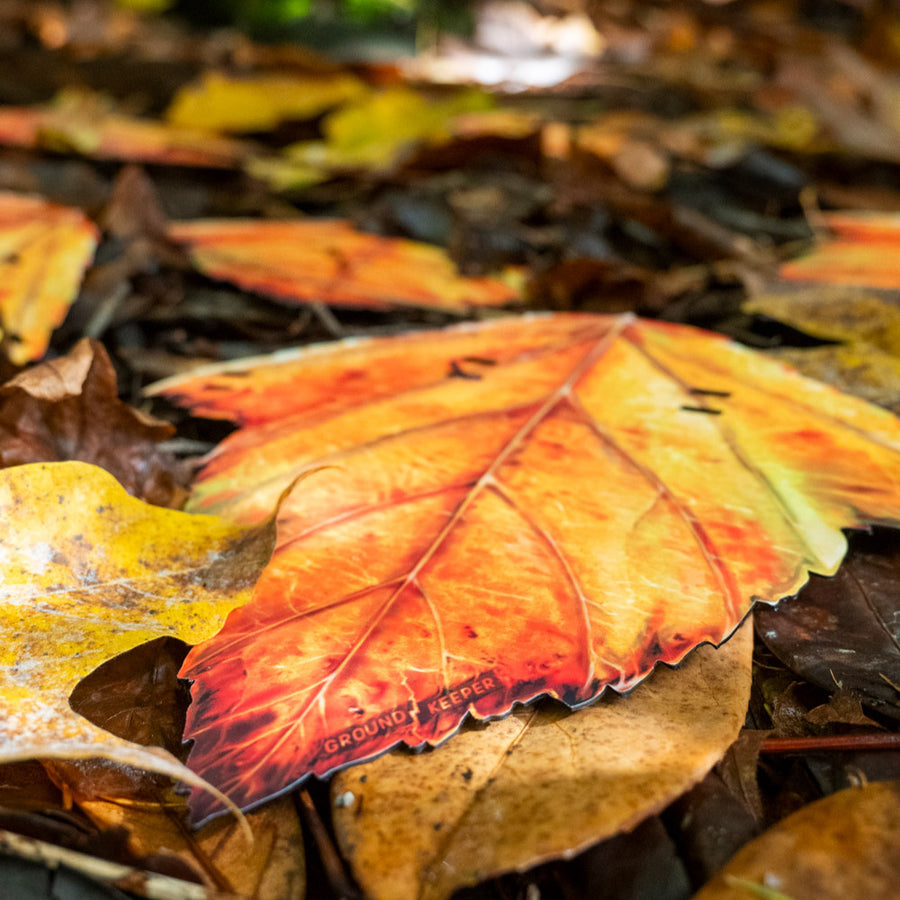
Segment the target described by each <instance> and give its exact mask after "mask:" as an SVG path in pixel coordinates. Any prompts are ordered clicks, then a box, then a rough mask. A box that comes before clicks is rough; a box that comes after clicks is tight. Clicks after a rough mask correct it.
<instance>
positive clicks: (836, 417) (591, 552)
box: [156, 315, 900, 818]
mask: <svg viewBox="0 0 900 900" xmlns="http://www.w3.org/2000/svg"><path fill="white" fill-rule="evenodd" d="M156 392H157V393H165V394H167V395H169V396H171V397H176V398H178V399H180V400H181V401H182V402H185V403H187V404H190V405H192V406H193V407H194V408H195V409H196V410H197V411H198V412H200V413H201V414H203V415H210V414H211V415H213V416H217V417H234V418H236V419H237V420H238V421H239V422H241V423H242V424H243V426H244V427H243V428H242V429H241V430H240V431H238V432H237V433H236V434H233V435H231V436H230V437H229V438H227V439H226V440H225V441H224V442H223V444H221V445H220V447H219V448H218V450H217V451H216V452H215V453H214V454H213V456H212V458H211V459H210V461H209V463H208V465H207V467H206V468H205V470H204V471H203V473H202V474H201V476H200V478H199V480H198V482H197V483H196V487H195V490H194V494H193V498H192V500H191V502H190V506H191V508H193V509H197V510H200V509H205V510H216V511H218V512H219V513H220V514H224V515H228V516H231V517H233V518H235V519H236V520H237V521H244V522H254V521H258V520H259V519H260V518H262V517H263V516H264V515H265V514H266V511H267V510H270V509H271V508H272V507H273V505H274V502H275V501H276V500H277V498H278V496H279V495H280V493H281V492H282V491H283V490H284V488H285V487H287V486H288V485H289V484H290V483H291V481H292V479H294V478H295V477H296V476H297V475H298V474H299V473H302V472H307V471H310V470H312V469H316V468H321V467H323V466H328V467H333V468H328V469H326V470H324V471H318V472H316V473H315V474H314V475H311V476H310V477H309V478H308V479H307V480H306V481H305V482H304V487H303V490H302V492H295V494H294V495H293V496H292V497H290V498H288V499H287V501H286V502H285V505H284V506H283V507H282V509H281V513H280V517H279V522H278V538H277V549H276V551H275V553H274V554H273V558H272V560H271V562H270V563H269V565H268V566H267V568H266V570H265V572H264V573H263V575H262V577H261V578H260V581H259V582H258V584H257V586H256V588H255V591H254V599H253V602H252V603H250V604H249V605H247V606H246V607H243V608H242V609H240V610H237V611H236V612H235V613H233V614H232V615H231V616H230V617H229V619H228V622H227V623H226V625H225V627H224V628H223V630H222V631H221V632H220V633H219V634H218V635H217V636H216V637H215V638H214V639H212V640H209V641H206V642H204V643H202V644H200V645H198V646H196V647H195V648H194V649H193V650H192V651H191V653H190V655H189V656H188V659H187V661H186V663H185V667H184V669H183V672H182V675H183V676H184V677H186V678H190V679H192V680H193V681H194V685H193V691H192V695H193V703H192V705H191V708H190V711H189V713H188V724H187V734H188V736H189V737H190V738H192V739H193V740H194V742H195V743H194V749H193V751H192V756H191V758H190V763H191V765H192V766H193V767H194V768H195V769H196V771H198V772H202V773H203V774H204V777H207V778H209V779H211V780H212V781H213V782H214V783H216V784H217V785H219V786H220V787H222V788H224V789H226V790H227V791H228V792H229V793H232V792H233V796H234V797H236V798H239V802H240V803H241V804H243V805H249V804H255V803H258V802H260V801H261V800H262V799H263V798H265V797H267V796H270V795H271V794H275V793H278V792H280V791H283V790H285V789H286V787H287V786H288V785H290V784H293V783H294V782H296V781H298V780H299V779H301V778H304V777H306V776H307V775H308V774H310V773H315V774H318V775H324V774H326V773H328V772H331V771H333V770H335V769H338V768H340V767H343V766H345V765H347V764H348V763H350V762H354V761H359V760H362V759H366V758H369V757H373V756H375V755H377V754H379V753H381V752H382V751H384V750H386V749H387V748H389V747H391V746H393V745H394V744H396V743H398V742H400V741H404V742H406V743H407V744H410V745H420V744H423V743H432V744H435V743H438V742H440V741H441V740H443V739H444V738H446V737H448V736H449V735H450V734H451V733H453V732H454V731H455V730H456V729H457V727H458V726H459V724H460V722H461V721H462V719H463V718H464V717H465V716H466V714H467V713H473V714H475V715H476V716H478V717H481V718H484V717H489V716H496V715H501V714H503V713H505V712H508V711H509V710H510V708H511V707H512V704H513V703H514V702H516V701H522V702H524V701H527V700H531V699H533V698H535V697H537V696H539V695H541V694H549V695H551V696H554V697H556V698H558V699H561V700H563V701H565V702H566V703H567V704H569V705H572V706H575V705H579V704H582V703H586V702H588V701H589V700H591V699H593V698H594V697H596V696H597V694H598V693H599V692H600V691H601V690H603V688H604V687H606V686H611V687H612V688H614V689H615V690H618V691H624V690H628V689H630V688H631V687H633V686H634V685H635V684H637V683H638V682H639V681H640V680H641V679H642V678H643V677H644V676H645V675H646V674H647V673H648V672H649V671H650V670H651V669H652V668H653V666H654V665H655V664H656V663H657V662H659V661H665V662H668V663H674V662H678V661H680V660H681V659H683V658H684V656H685V654H686V653H687V652H688V651H689V650H690V649H692V648H693V647H695V646H696V645H697V644H699V643H702V642H704V641H709V642H712V643H719V642H720V641H722V640H723V639H724V638H725V637H727V635H728V634H730V633H731V632H732V631H733V630H734V628H735V627H736V626H737V624H738V623H739V622H740V620H741V619H742V618H743V616H744V615H745V614H746V612H747V610H748V609H749V608H750V605H751V604H752V603H753V601H755V600H761V601H766V602H775V601H777V600H778V599H780V598H781V597H784V596H786V595H789V594H793V593H795V592H796V591H797V590H798V589H799V588H800V587H801V586H802V585H803V584H804V583H805V582H806V580H807V577H808V572H809V571H816V572H819V573H822V574H831V573H834V572H835V571H836V570H837V567H838V565H839V563H840V560H841V558H842V556H843V554H844V552H845V550H846V539H845V537H844V535H843V534H842V533H841V530H840V529H842V528H848V527H854V526H860V525H863V524H866V523H870V522H880V523H884V524H891V523H895V522H897V521H898V517H900V496H898V494H897V482H896V479H895V478H894V477H893V473H894V471H895V470H896V467H897V464H898V462H900V456H898V451H900V422H898V420H896V419H895V418H894V417H893V416H892V415H890V414H889V413H887V412H886V411H884V410H881V409H879V408H877V407H873V406H869V405H868V404H865V403H863V402H862V401H860V400H857V399H856V398H853V397H849V396H846V395H842V394H840V393H838V392H837V391H835V390H833V389H831V388H828V387H827V386H825V385H822V384H819V383H817V382H813V381H810V380H808V379H804V378H803V377H801V376H799V375H797V374H796V373H795V372H793V371H791V370H789V369H787V368H785V367H784V366H782V365H780V364H779V363H777V362H774V361H772V360H769V359H767V358H766V357H764V356H762V355H761V354H758V353H755V352H753V351H750V350H747V349H745V348H742V347H740V346H738V345H735V344H733V343H731V342H729V341H728V340H726V339H725V338H723V337H722V336H720V335H713V334H710V333H707V332H702V331H698V330H695V329H692V328H688V327H685V326H677V325H672V324H668V323H661V322H649V321H642V320H636V319H634V318H633V317H631V316H628V315H626V316H622V317H613V316H590V315H569V316H566V315H558V316H546V315H545V316H534V317H526V318H514V319H502V320H496V321H493V322H490V323H485V324H481V325H465V326H462V327H459V328H455V329H448V330H445V331H437V332H425V333H419V334H415V335H407V336H403V337H395V338H383V339H377V340H370V341H358V340H357V341H350V342H346V343H338V344H335V345H331V346H324V347H323V346H319V347H315V348H312V349H310V350H305V351H300V352H292V353H282V354H278V355H276V356H274V357H272V358H270V359H257V360H241V361H239V362H237V363H234V364H231V365H228V366H223V367H220V368H212V369H207V370H201V371H200V372H199V373H198V374H196V375H194V376H193V377H190V376H188V378H186V379H180V380H173V381H169V382H165V383H163V384H162V385H159V386H157V388H156ZM251 422H252V424H250V423H251ZM238 735H239V736H238ZM226 736H227V737H226ZM195 803H196V805H195V810H196V813H197V815H198V816H199V817H200V818H202V817H204V816H205V815H208V814H209V813H211V812H212V811H213V808H214V807H213V805H212V804H209V803H206V802H204V800H203V798H197V799H196V801H195Z"/></svg>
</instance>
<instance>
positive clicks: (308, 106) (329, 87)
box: [166, 71, 367, 131]
mask: <svg viewBox="0 0 900 900" xmlns="http://www.w3.org/2000/svg"><path fill="white" fill-rule="evenodd" d="M366 91H367V88H366V86H365V84H364V83H363V82H362V81H360V80H359V79H358V78H357V77H356V76H355V75H351V74H350V73H348V72H334V73H332V72H328V73H323V74H321V75H316V76H312V75H310V76H306V77H301V76H294V77H291V76H288V75H279V74H260V75H255V76H252V77H246V76H245V77H242V78H238V77H233V76H230V75H227V74H225V73H224V72H215V71H210V72H205V73H204V74H203V76H202V78H201V80H200V82H199V83H198V84H190V85H186V86H185V87H182V88H181V89H180V90H179V91H178V93H177V94H176V95H175V98H174V99H173V100H172V103H171V105H170V106H169V108H168V110H166V119H167V120H168V121H169V122H170V123H171V124H172V125H177V126H179V127H183V128H205V129H208V130H210V131H268V130H270V129H272V128H275V127H276V126H277V125H278V124H279V122H281V121H283V120H285V119H310V118H312V117H313V116H317V115H319V114H320V113H323V112H325V111H326V110H328V109H330V108H331V107H333V106H337V105H338V104H339V103H343V102H345V101H347V100H352V99H355V98H358V97H359V96H360V95H362V94H365V93H366Z"/></svg>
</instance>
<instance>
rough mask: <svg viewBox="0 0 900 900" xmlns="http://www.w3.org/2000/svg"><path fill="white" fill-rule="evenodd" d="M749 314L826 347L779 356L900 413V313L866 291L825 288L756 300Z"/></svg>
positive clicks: (780, 352) (779, 353) (792, 350)
mask: <svg viewBox="0 0 900 900" xmlns="http://www.w3.org/2000/svg"><path fill="white" fill-rule="evenodd" d="M744 310H745V311H746V312H748V313H755V314H757V315H764V316H768V317H769V318H771V319H777V320H778V321H779V322H784V323H785V324H786V325H790V326H791V327H792V328H796V329H797V330H798V331H803V332H805V333H806V334H808V335H811V336H812V337H816V338H820V339H821V340H824V341H840V342H841V343H832V344H826V345H824V346H820V347H788V348H783V349H778V350H775V351H773V354H774V355H776V356H778V357H779V358H780V359H784V360H786V361H787V362H789V363H790V364H791V365H793V366H796V367H797V368H798V369H800V371H801V372H803V374H804V375H809V376H811V377H813V378H818V379H820V380H821V381H826V382H828V383H829V384H833V385H834V386H835V387H839V388H841V389H842V390H845V391H848V392H849V393H851V394H856V395H857V396H858V397H862V398H863V399H864V400H869V401H870V402H872V403H879V404H881V405H882V406H887V407H889V408H891V409H893V410H894V411H898V410H900V307H898V306H897V305H896V304H895V303H891V302H890V301H888V300H886V299H883V298H882V297H879V296H877V295H875V294H872V293H871V292H870V291H868V290H866V289H863V288H854V287H847V286H841V285H836V286H835V285H821V286H816V287H813V288H802V289H800V290H791V291H788V292H782V293H777V294H764V295H761V296H759V297H754V298H753V299H752V300H749V301H747V302H746V303H745V304H744Z"/></svg>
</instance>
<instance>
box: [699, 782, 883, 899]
mask: <svg viewBox="0 0 900 900" xmlns="http://www.w3.org/2000/svg"><path fill="white" fill-rule="evenodd" d="M898 845H900V782H898V781H885V782H876V783H875V784H870V785H867V786H866V787H864V788H849V789H847V790H844V791H840V792H839V793H837V794H832V795H831V796H830V797H826V798H825V799H824V800H819V801H817V802H816V803H811V804H810V805H809V806H804V807H803V808H802V809H801V810H799V811H798V812H795V813H794V814H793V815H791V816H788V818H786V819H785V820H784V821H783V822H780V823H779V824H778V825H776V826H775V827H774V828H770V829H769V830H768V831H767V832H765V834H763V835H761V836H760V837H759V838H757V839H756V840H755V841H753V842H752V843H750V844H748V845H747V846H746V847H744V848H743V850H741V851H740V852H739V853H738V854H737V856H735V857H734V859H732V861H731V862H730V863H728V865H727V866H725V868H724V869H723V870H722V871H721V872H720V873H719V875H718V876H716V878H714V879H713V880H712V881H711V882H709V884H707V885H706V887H704V888H703V890H701V891H700V893H699V894H697V896H696V897H695V898H694V900H751V898H753V897H761V898H769V900H785V898H790V900H850V898H860V900H862V898H865V900H890V898H894V897H896V896H897V884H898V881H900V854H898V853H897V847H898Z"/></svg>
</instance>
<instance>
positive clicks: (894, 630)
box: [756, 535, 900, 719]
mask: <svg viewBox="0 0 900 900" xmlns="http://www.w3.org/2000/svg"><path fill="white" fill-rule="evenodd" d="M892 539H893V535H891V536H890V538H888V539H886V538H885V537H884V536H880V537H876V538H868V539H865V540H863V541H859V540H857V541H855V542H854V543H855V546H854V547H852V548H851V551H850V553H849V555H848V557H847V559H846V560H845V562H844V565H843V566H842V567H841V568H840V570H839V571H838V573H837V575H835V577H834V578H828V579H825V578H812V579H810V582H809V584H807V585H806V586H805V587H804V588H803V590H802V591H800V593H799V594H798V595H797V596H796V597H792V598H791V599H790V600H787V601H785V602H784V603H782V604H780V605H779V606H778V607H776V608H775V609H765V608H762V607H761V608H759V609H758V610H757V611H756V616H757V619H756V621H757V628H758V631H759V635H760V637H761V638H762V639H763V640H764V641H765V643H766V646H767V647H768V648H769V649H770V650H771V651H772V652H773V653H774V654H775V655H776V656H777V657H778V658H779V659H780V660H781V661H782V662H783V663H784V664H785V665H786V666H788V667H789V668H790V669H791V670H792V671H794V672H796V673H797V674H799V675H801V676H802V677H803V678H805V679H806V680H807V681H812V682H813V683H814V684H818V685H820V686H821V687H823V688H825V689H826V690H828V691H835V690H837V689H838V688H843V689H844V690H845V691H852V692H853V693H854V694H857V695H860V696H861V697H862V698H863V700H864V701H865V703H866V704H867V705H868V706H871V707H872V708H874V709H876V710H878V711H879V712H880V713H882V714H884V715H888V716H890V717H891V718H893V719H900V622H898V616H897V593H898V590H900V550H897V549H896V548H895V547H894V546H892V543H893V540H892Z"/></svg>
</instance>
